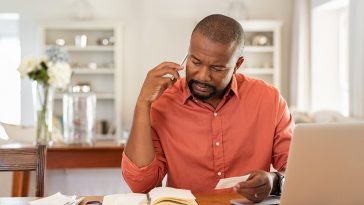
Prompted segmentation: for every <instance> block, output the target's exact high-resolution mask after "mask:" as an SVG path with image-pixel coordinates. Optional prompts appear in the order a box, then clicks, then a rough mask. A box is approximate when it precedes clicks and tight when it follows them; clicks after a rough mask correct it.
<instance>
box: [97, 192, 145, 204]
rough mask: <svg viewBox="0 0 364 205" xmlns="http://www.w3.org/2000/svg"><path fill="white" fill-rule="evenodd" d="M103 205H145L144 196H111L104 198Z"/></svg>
mask: <svg viewBox="0 0 364 205" xmlns="http://www.w3.org/2000/svg"><path fill="white" fill-rule="evenodd" d="M102 204H103V205H147V204H148V200H147V196H146V194H137V193H128V194H112V195H107V196H105V197H104V199H103V201H102Z"/></svg>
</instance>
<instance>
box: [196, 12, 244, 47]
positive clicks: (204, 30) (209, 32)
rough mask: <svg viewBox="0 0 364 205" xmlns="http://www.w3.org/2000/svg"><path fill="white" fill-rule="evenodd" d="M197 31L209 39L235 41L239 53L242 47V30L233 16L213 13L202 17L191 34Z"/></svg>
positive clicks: (225, 41) (221, 41)
mask: <svg viewBox="0 0 364 205" xmlns="http://www.w3.org/2000/svg"><path fill="white" fill-rule="evenodd" d="M196 32H199V33H200V34H202V35H203V36H205V37H206V38H208V39H210V40H211V41H214V42H218V43H223V44H229V43H235V45H236V47H237V50H238V51H239V52H238V53H239V54H242V51H243V47H244V30H243V27H242V26H241V25H240V23H239V22H237V21H236V20H234V19H233V18H230V17H227V16H224V15H221V14H213V15H210V16H207V17H205V18H204V19H202V20H201V21H200V22H199V23H198V24H197V25H196V27H195V28H194V29H193V32H192V35H193V34H194V33H196Z"/></svg>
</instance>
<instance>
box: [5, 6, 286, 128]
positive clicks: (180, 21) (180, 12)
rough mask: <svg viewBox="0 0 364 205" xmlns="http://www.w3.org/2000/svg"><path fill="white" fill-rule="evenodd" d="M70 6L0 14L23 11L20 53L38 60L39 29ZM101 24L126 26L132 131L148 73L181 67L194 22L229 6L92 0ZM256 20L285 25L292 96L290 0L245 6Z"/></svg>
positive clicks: (26, 116) (26, 107)
mask: <svg viewBox="0 0 364 205" xmlns="http://www.w3.org/2000/svg"><path fill="white" fill-rule="evenodd" d="M71 2H72V1H70V0H67V1H47V0H33V1H22V0H13V1H6V0H0V12H19V13H20V15H21V19H20V33H21V41H22V43H23V45H22V54H23V56H26V55H38V54H39V53H40V46H39V45H40V41H39V40H40V39H39V31H38V30H37V28H38V25H39V24H40V23H42V22H46V21H47V22H49V21H52V20H55V21H59V20H64V19H67V18H68V12H67V11H68V10H70V5H71ZM89 2H90V3H91V4H92V6H93V8H94V14H95V17H96V18H97V19H100V20H113V21H120V22H123V23H124V24H125V28H126V30H125V50H124V51H125V56H124V66H125V70H124V73H123V74H124V77H123V78H124V79H123V80H124V84H123V87H124V91H123V97H124V98H123V99H124V102H123V110H124V116H123V122H124V126H123V127H126V128H128V127H130V124H131V120H132V116H133V109H134V104H135V101H136V98H137V96H138V93H139V89H140V87H141V85H142V82H143V80H144V77H145V74H146V71H147V70H149V69H150V68H152V67H154V66H155V65H157V64H159V63H160V62H161V61H165V60H169V61H177V62H179V61H180V60H181V58H182V57H183V55H184V54H185V52H186V50H187V49H188V46H189V37H190V32H191V30H192V28H193V26H194V25H195V23H196V22H197V21H198V20H199V19H201V18H202V17H204V16H206V15H208V14H211V13H226V10H227V8H228V2H229V1H221V0H199V1H196V0H186V1H177V0H153V1H148V0H108V1H102V0H90V1H89ZM245 3H246V6H247V8H248V13H249V17H250V18H252V19H278V20H282V21H283V22H284V26H283V32H282V39H283V42H282V52H283V55H282V56H283V57H282V73H283V74H282V93H283V95H284V96H285V97H287V96H288V95H287V94H288V86H289V81H288V76H289V75H288V72H289V71H288V65H289V57H288V56H289V54H290V40H291V36H290V31H291V16H292V13H291V12H292V6H293V5H292V4H293V3H292V1H291V0H275V1H270V0H254V1H245ZM22 90H23V92H22V95H23V98H24V99H27V100H24V101H23V103H22V114H23V116H22V123H23V124H32V123H33V118H32V110H31V105H30V104H29V102H31V101H29V99H30V97H31V95H30V93H31V90H30V86H29V84H28V83H23V85H22Z"/></svg>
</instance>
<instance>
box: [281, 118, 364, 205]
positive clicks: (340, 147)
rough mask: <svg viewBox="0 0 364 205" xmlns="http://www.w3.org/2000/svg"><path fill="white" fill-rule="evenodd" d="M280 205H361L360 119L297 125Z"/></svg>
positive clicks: (363, 130) (363, 145) (363, 153)
mask: <svg viewBox="0 0 364 205" xmlns="http://www.w3.org/2000/svg"><path fill="white" fill-rule="evenodd" d="M285 176H286V178H285V184H284V187H283V192H282V197H281V201H280V202H281V203H280V204H282V205H292V204H294V205H301V204H304V205H307V204H310V205H323V204H330V205H336V204H340V205H343V204H345V205H351V204H353V205H356V204H364V122H363V123H361V122H357V123H354V122H352V123H330V124H299V125H297V126H296V128H295V130H294V134H293V139H292V142H291V147H290V152H289V157H288V164H287V170H286V174H285Z"/></svg>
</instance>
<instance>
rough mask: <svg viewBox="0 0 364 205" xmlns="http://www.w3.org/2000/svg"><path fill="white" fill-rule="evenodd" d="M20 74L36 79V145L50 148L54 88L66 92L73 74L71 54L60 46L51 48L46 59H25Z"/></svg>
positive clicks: (34, 91) (34, 82)
mask: <svg viewBox="0 0 364 205" xmlns="http://www.w3.org/2000/svg"><path fill="white" fill-rule="evenodd" d="M18 71H19V73H20V75H21V77H22V78H29V79H31V80H33V86H32V87H33V103H34V104H33V105H34V108H35V121H36V128H35V131H36V133H35V137H36V143H37V144H45V145H51V144H52V119H53V94H54V89H60V90H64V89H66V87H67V85H68V84H69V82H70V79H71V74H72V71H71V68H70V66H69V64H68V54H67V52H66V51H64V50H63V49H62V48H60V47H54V48H50V49H48V50H47V52H46V56H44V57H41V58H39V59H37V58H33V57H28V58H25V59H24V60H23V61H22V63H21V65H20V66H19V68H18Z"/></svg>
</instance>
